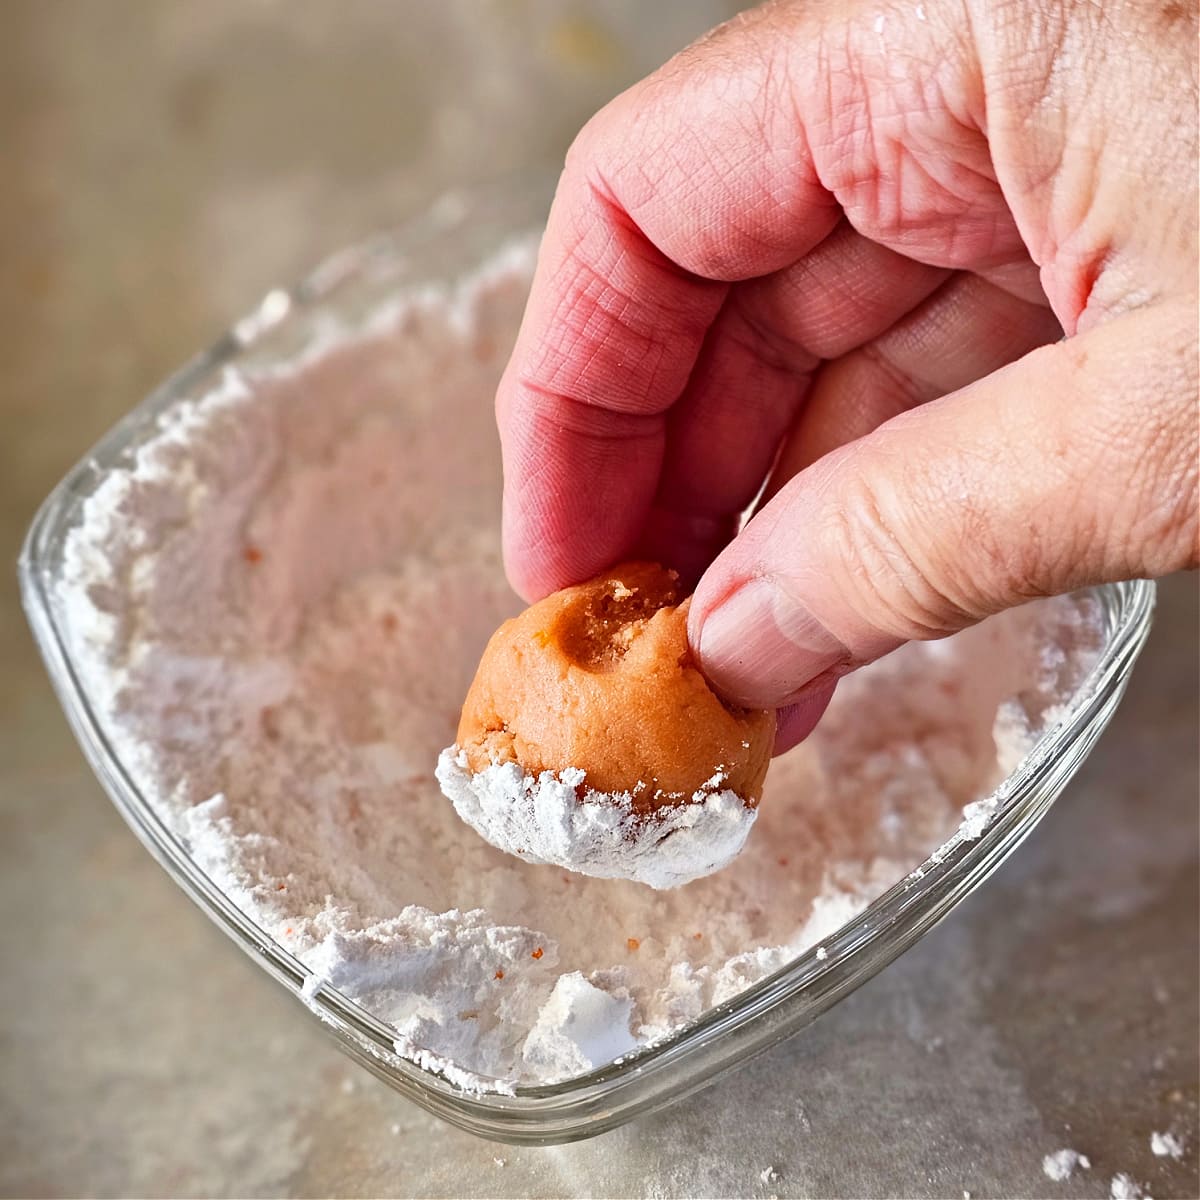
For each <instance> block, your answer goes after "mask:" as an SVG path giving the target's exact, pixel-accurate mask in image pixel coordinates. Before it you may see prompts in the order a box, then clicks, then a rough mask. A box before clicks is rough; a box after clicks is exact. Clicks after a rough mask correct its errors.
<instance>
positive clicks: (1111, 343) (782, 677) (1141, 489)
mask: <svg viewBox="0 0 1200 1200" xmlns="http://www.w3.org/2000/svg"><path fill="white" fill-rule="evenodd" d="M1196 376H1197V371H1196V349H1195V311H1194V308H1193V307H1192V306H1190V305H1188V304H1179V305H1173V306H1165V305H1164V306H1162V307H1160V308H1158V309H1154V310H1151V309H1146V310H1141V311H1138V312H1135V313H1130V314H1127V315H1125V316H1122V317H1119V318H1117V319H1115V320H1113V321H1112V322H1110V323H1109V324H1107V325H1105V326H1102V327H1099V328H1096V329H1094V330H1092V331H1089V332H1088V333H1085V334H1081V335H1079V336H1077V337H1075V338H1073V339H1071V340H1070V341H1066V342H1060V343H1058V344H1056V345H1054V346H1048V347H1044V348H1042V349H1039V350H1035V351H1033V352H1032V353H1031V354H1028V355H1026V356H1025V357H1024V358H1022V359H1020V360H1018V361H1017V362H1015V363H1013V364H1012V365H1010V366H1008V367H1005V368H1003V369H1001V370H999V371H996V372H995V373H993V374H991V375H989V376H987V377H985V378H984V379H982V380H980V381H979V382H978V383H975V384H972V385H971V386H970V387H968V388H965V389H963V390H961V391H958V392H955V393H952V394H951V395H949V396H946V397H944V398H943V399H941V400H937V401H934V402H932V403H930V404H927V405H925V406H923V407H922V408H918V409H914V410H913V411H911V412H907V413H904V414H902V415H901V416H899V417H896V418H895V419H894V420H892V421H889V422H887V423H886V424H885V425H882V426H880V427H879V428H878V429H876V430H875V431H874V432H873V433H871V434H869V435H868V436H866V437H864V438H861V439H859V440H858V441H856V442H853V443H850V444H849V445H846V446H843V447H842V448H841V449H839V450H837V451H835V452H833V453H832V454H829V455H827V456H825V457H824V458H822V459H821V460H819V461H818V462H817V463H815V464H813V465H812V466H811V467H809V468H808V469H807V470H804V471H802V472H801V473H800V474H799V475H797V476H796V477H795V478H794V479H792V480H791V481H790V482H789V483H788V484H787V485H786V486H785V487H784V488H783V489H782V490H781V491H780V492H779V493H778V495H776V496H775V497H774V499H772V500H771V502H770V503H769V504H768V505H767V506H766V507H765V508H764V509H763V510H762V511H761V512H760V513H759V514H758V515H757V516H756V517H755V518H754V519H753V520H752V521H751V522H750V523H749V524H748V525H747V526H746V528H745V530H744V531H743V532H742V533H741V534H740V535H739V536H738V537H737V538H736V539H735V540H734V541H733V542H732V543H731V544H730V545H729V546H728V547H727V548H726V549H725V551H724V552H723V553H722V554H721V555H720V557H719V558H717V560H716V561H715V562H714V563H713V564H712V566H711V567H710V568H709V569H708V571H707V572H706V574H705V575H704V578H703V579H702V580H701V581H700V585H699V587H698V588H697V589H696V594H695V597H694V599H693V601H692V608H691V614H690V622H689V636H690V638H691V643H692V646H693V648H694V650H695V652H696V653H697V655H698V657H699V659H700V662H701V665H702V667H703V669H704V671H705V673H706V674H707V675H708V676H709V678H710V679H711V680H712V681H713V683H714V684H715V686H716V687H717V689H718V690H719V691H721V692H723V693H724V694H725V695H727V696H728V697H729V698H730V699H732V700H735V701H737V702H739V703H743V704H748V705H754V706H758V707H780V706H782V705H786V704H791V703H795V702H796V700H797V699H798V698H803V697H804V696H806V695H811V694H812V693H813V691H814V689H819V688H824V687H828V684H829V682H830V680H831V679H833V678H836V677H837V676H839V675H844V674H846V673H847V672H849V671H852V670H853V669H854V668H856V667H858V666H861V665H862V664H864V663H867V662H871V661H873V660H874V659H876V658H879V657H880V656H881V655H884V654H886V653H888V652H889V651H891V650H893V649H895V648H896V647H897V646H899V645H900V644H901V643H903V642H905V641H909V640H912V639H927V638H937V637H942V636H944V635H946V634H948V633H952V632H954V631H955V630H957V629H961V628H962V627H964V626H966V625H970V624H972V623H974V622H976V621H978V620H980V619H981V618H983V617H985V616H987V615H988V614H990V613H994V612H998V611H1000V610H1001V609H1004V608H1008V607H1011V606H1013V605H1016V604H1019V603H1021V602H1022V601H1025V600H1028V599H1030V598H1031V597H1034V596H1042V595H1052V594H1056V593H1059V592H1065V591H1069V590H1071V589H1072V588H1077V587H1082V586H1085V585H1088V584H1093V583H1100V582H1107V581H1112V580H1117V579H1127V578H1132V577H1135V576H1142V575H1159V574H1165V573H1166V572H1168V571H1172V570H1175V569H1178V568H1180V567H1184V566H1189V565H1191V566H1194V565H1196V562H1197V520H1198V517H1197V458H1196V454H1197V442H1196V438H1197V425H1196V410H1195V403H1196V389H1197V378H1196Z"/></svg>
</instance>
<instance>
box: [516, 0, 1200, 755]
mask: <svg viewBox="0 0 1200 1200" xmlns="http://www.w3.org/2000/svg"><path fill="white" fill-rule="evenodd" d="M1195 44H1196V26H1195V13H1194V8H1193V6H1192V5H1190V4H1187V3H1183V2H1182V0H1180V2H1176V0H1168V2H1166V3H1163V4H1152V3H1134V2H1131V0H1124V2H1122V0H1116V2H1114V3H1106V4H1104V5H1102V6H1100V5H1096V4H1093V3H1089V2H1087V0H1064V2H1061V3H1051V2H1044V3H1037V2H1028V0H1007V2H1001V0H998V2H995V3H991V4H988V3H985V2H984V0H959V2H957V3H955V2H953V0H925V3H924V4H916V3H882V2H879V0H876V2H874V3H844V2H840V0H831V2H829V3H818V2H816V0H813V2H809V3H796V2H784V3H774V4H768V5H766V6H764V7H763V8H760V9H757V10H754V11H752V12H750V13H747V14H744V15H743V16H742V17H740V18H738V19H736V20H734V21H732V22H730V23H728V24H727V25H724V26H722V27H720V28H719V29H717V30H715V31H714V32H713V33H712V34H710V35H709V36H708V37H706V38H705V39H703V40H702V41H700V42H699V43H697V44H696V45H695V46H693V47H691V48H689V49H688V50H685V51H684V52H683V53H682V54H680V55H678V56H677V57H676V58H675V59H673V60H672V61H671V62H669V63H668V64H667V65H666V66H664V67H663V68H662V69H661V70H659V71H658V72H656V73H655V74H654V75H652V76H651V77H649V78H648V79H646V80H644V81H643V82H641V83H639V84H637V85H636V86H635V87H633V88H631V89H630V90H629V91H628V92H626V93H624V94H623V95H621V96H619V97H618V98H617V99H616V100H614V101H613V102H612V103H611V104H610V105H608V106H607V107H606V108H605V109H603V110H602V111H601V112H600V113H599V114H598V115H597V116H596V117H595V118H593V120H592V121H591V122H590V123H589V124H588V125H587V126H586V127H585V128H584V130H583V131H582V132H581V133H580V135H579V137H578V138H577V140H576V142H575V144H574V145H573V147H572V149H571V151H570V153H569V154H568V157H567V163H566V168H565V170H564V172H563V176H562V179H561V181H560V184H559V188H558V193H557V196H556V199H555V202H554V207H553V209H552V211H551V214H550V219H549V223H548V227H547V231H546V235H545V239H544V241H543V244H542V250H541V255H540V258H539V263H538V270H537V274H536V278H535V280H534V285H533V291H532V294H531V297H530V301H529V306H528V309H527V312H526V316H525V320H524V323H523V325H522V329H521V333H520V336H519V338H518V342H517V346H516V349H515V351H514V354H513V357H512V361H511V362H510V364H509V367H508V370H507V372H506V374H505V376H504V380H503V382H502V384H501V386H500V390H499V394H498V396H497V414H498V420H499V425H500V432H501V440H502V444H503V451H504V464H505V510H504V539H505V555H506V562H507V566H508V571H509V576H510V579H511V580H512V582H513V584H514V586H515V587H516V588H517V590H518V591H519V592H521V593H522V594H523V595H524V596H526V597H527V598H530V599H532V598H536V597H539V596H541V595H543V594H545V593H546V592H548V591H551V590H553V589H555V588H558V587H561V586H564V585H566V584H569V583H574V582H577V581H579V580H582V579H585V578H588V577H590V576H592V575H593V574H595V573H596V572H598V571H600V570H602V569H604V568H605V567H607V566H609V565H611V564H612V563H613V562H615V561H616V560H618V559H620V558H625V557H632V556H640V557H649V558H657V559H659V560H660V561H663V562H665V563H667V564H668V565H671V566H674V567H676V568H677V569H679V570H680V571H682V572H683V574H684V575H685V576H687V577H688V578H689V580H694V579H697V578H699V585H698V587H697V590H696V594H695V598H694V600H693V603H692V608H691V620H690V627H689V634H690V639H691V644H692V646H693V649H694V650H695V651H696V652H697V654H698V655H699V658H700V661H701V665H702V667H703V669H704V670H705V672H706V674H707V675H708V676H709V678H710V679H711V680H712V681H713V683H714V685H715V686H716V687H717V688H718V689H719V690H720V691H722V692H723V693H724V694H725V695H726V696H728V697H729V698H731V699H733V700H735V701H738V702H740V703H744V704H747V705H753V706H762V707H779V708H780V709H781V719H780V729H779V738H778V741H777V749H783V748H786V747H787V746H788V745H790V744H792V743H794V742H795V741H798V740H799V739H800V738H801V737H803V736H805V735H806V734H807V732H808V731H809V729H810V728H811V727H812V725H813V724H814V723H815V721H816V719H817V718H818V717H819V716H820V713H821V711H823V708H824V706H825V704H826V703H827V702H828V699H829V696H830V695H831V694H832V689H833V685H834V682H835V681H836V679H837V677H839V676H840V675H843V674H845V673H846V672H847V671H850V670H852V669H854V668H855V667H857V666H859V665H861V664H863V663H866V662H869V661H871V660H873V659H875V658H878V657H879V656H881V655H883V654H886V653H887V652H888V651H890V650H892V649H894V648H895V647H896V646H898V645H900V644H901V643H903V642H904V641H906V640H909V639H913V638H933V637H940V636H942V635H944V634H947V633H950V632H953V631H954V630H956V629H959V628H961V627H963V626H965V625H968V624H970V623H972V622H974V621H977V620H979V619H981V618H982V617H984V616H986V615H988V614H990V613H994V612H997V611H999V610H1001V609H1003V608H1006V607H1009V606H1012V605H1014V604H1018V603H1020V602H1022V601H1024V600H1026V599H1028V598H1030V597H1033V596H1040V595H1048V594H1054V593H1058V592H1062V591H1067V590H1070V589H1072V588H1075V587H1080V586H1083V585H1086V584H1090V583H1097V582H1102V581H1109V580H1116V579H1122V578H1131V577H1135V576H1144V575H1151V576H1152V575H1158V574H1164V573H1166V572H1169V571H1172V570H1175V569H1178V568H1181V567H1184V566H1195V565H1196V564H1197V560H1198V557H1200V555H1198V550H1197V413H1196V393H1197V364H1196V348H1197V333H1196V322H1197V282H1196V251H1197V232H1196V211H1197V184H1196V159H1197V147H1196V140H1197V135H1196V60H1195ZM1064 331H1065V333H1066V335H1067V340H1065V341H1061V342H1059V341H1057V339H1058V338H1060V337H1061V335H1062V333H1063V332H1064ZM768 476H769V481H768V482H767V487H766V491H765V493H764V495H765V498H766V503H765V504H764V505H763V506H762V507H761V508H760V510H759V511H758V512H757V515H755V516H754V518H753V519H752V520H751V521H750V522H749V523H748V524H747V525H746V526H745V528H744V529H742V531H741V532H740V533H739V532H738V527H739V521H740V518H741V515H742V514H743V512H744V511H745V510H746V508H747V507H748V506H749V505H750V504H751V503H752V502H753V501H754V498H755V496H756V495H757V494H758V492H759V490H760V488H761V487H762V485H763V483H764V480H768ZM735 535H736V536H735Z"/></svg>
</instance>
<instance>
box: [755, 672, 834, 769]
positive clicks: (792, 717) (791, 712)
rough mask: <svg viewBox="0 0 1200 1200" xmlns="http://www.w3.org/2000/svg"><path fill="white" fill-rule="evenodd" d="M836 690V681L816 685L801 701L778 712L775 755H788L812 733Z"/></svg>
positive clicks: (773, 752) (776, 713) (776, 715)
mask: <svg viewBox="0 0 1200 1200" xmlns="http://www.w3.org/2000/svg"><path fill="white" fill-rule="evenodd" d="M836 688H837V680H836V679H827V680H823V681H821V682H818V683H814V684H813V685H812V686H811V688H810V689H809V690H808V691H807V692H806V693H805V694H804V695H803V696H802V697H801V698H800V699H799V700H796V701H793V702H792V703H791V704H786V705H784V707H783V708H780V709H777V710H776V712H775V748H774V750H772V751H771V753H772V754H773V755H776V756H778V755H780V754H786V753H787V752H788V751H789V750H791V749H793V748H794V747H795V746H798V745H799V744H800V743H801V742H802V741H804V739H805V738H806V737H808V735H809V734H810V733H812V731H813V730H814V729H815V728H816V727H817V724H818V722H819V721H820V720H821V718H822V717H823V716H824V715H825V710H826V709H827V708H828V707H829V702H830V701H831V700H832V699H833V693H834V691H835V690H836Z"/></svg>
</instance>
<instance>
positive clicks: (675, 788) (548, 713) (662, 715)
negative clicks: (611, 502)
mask: <svg viewBox="0 0 1200 1200" xmlns="http://www.w3.org/2000/svg"><path fill="white" fill-rule="evenodd" d="M687 610H688V600H687V599H686V598H684V597H682V596H681V595H680V589H679V584H678V579H677V576H676V575H675V573H674V572H673V571H667V570H665V569H664V568H662V567H660V566H658V565H657V564H655V563H644V562H629V563H622V564H621V565H620V566H617V567H614V568H613V569H612V570H611V571H606V572H605V573H604V574H603V575H600V576H598V577H597V578H596V579H593V580H591V581H589V582H588V583H582V584H579V585H578V586H576V587H569V588H564V589H563V590H562V591H560V592H555V593H554V594H553V595H551V596H547V597H546V598H545V599H544V600H540V601H539V602H538V603H537V604H534V605H532V606H531V607H529V608H527V609H526V610H525V611H524V612H523V613H521V614H520V616H518V617H515V618H514V619H513V620H511V621H506V622H505V623H504V624H503V625H502V626H501V627H500V628H499V629H498V630H497V631H496V633H495V634H494V635H493V636H492V639H491V641H490V642H489V643H488V646H487V649H486V650H485V651H484V654H483V659H482V661H481V662H480V664H479V670H478V672H477V673H476V676H475V681H474V683H473V684H472V685H471V689H470V691H469V692H468V694H467V699H466V703H465V705H464V706H463V711H462V719H461V721H460V722H459V726H458V739H457V741H458V745H459V747H460V748H461V749H462V750H463V751H465V753H466V757H467V763H468V765H469V767H470V769H471V770H472V771H473V772H476V773H478V772H480V771H483V770H485V769H486V768H487V767H488V766H489V765H491V764H492V763H504V762H516V763H517V764H519V765H520V766H521V767H522V768H523V769H524V770H525V771H526V772H527V773H528V774H531V775H535V776H536V775H538V774H540V773H541V772H542V771H553V772H556V773H557V772H559V771H563V770H566V769H568V768H572V767H574V768H578V769H580V770H582V771H584V772H585V773H586V776H587V780H586V786H587V787H588V788H591V789H593V790H595V791H598V792H614V793H619V792H628V793H630V794H632V796H633V805H634V808H635V809H638V810H640V811H649V810H652V809H655V808H658V807H660V806H662V805H668V804H677V803H680V802H683V801H687V800H690V799H691V798H692V795H693V793H695V792H696V791H698V790H700V789H701V788H706V789H707V790H709V791H712V790H714V783H713V777H714V776H715V775H718V774H719V775H720V777H721V778H720V781H719V783H717V784H716V785H715V786H716V788H717V789H725V788H728V789H730V790H732V791H734V792H736V793H737V794H738V795H739V796H740V797H741V798H742V799H743V800H744V801H745V802H746V804H747V805H749V806H750V807H753V806H754V805H755V804H757V803H758V799H759V797H760V796H761V795H762V784H763V777H764V776H765V775H766V772H767V766H768V764H769V762H770V758H771V749H772V745H773V743H774V738H775V716H774V714H773V713H771V712H764V711H757V710H747V709H742V708H737V707H735V706H733V705H730V704H727V703H725V701H723V700H722V699H721V698H720V697H719V696H717V694H716V693H715V692H714V691H713V690H712V689H711V688H710V687H709V686H708V682H707V680H705V678H704V676H703V675H702V674H701V673H700V670H699V668H698V667H697V665H696V663H695V661H694V659H693V657H692V653H691V650H690V649H689V647H688V642H687Z"/></svg>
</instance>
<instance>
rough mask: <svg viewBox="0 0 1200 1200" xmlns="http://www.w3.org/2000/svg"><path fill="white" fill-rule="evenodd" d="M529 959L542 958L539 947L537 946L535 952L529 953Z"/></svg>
mask: <svg viewBox="0 0 1200 1200" xmlns="http://www.w3.org/2000/svg"><path fill="white" fill-rule="evenodd" d="M529 957H530V958H541V957H542V948H541V946H539V947H538V948H537V949H536V950H533V951H531V952H530V955H529Z"/></svg>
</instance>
